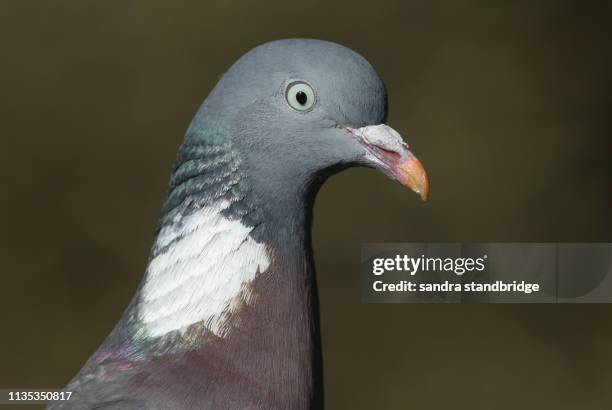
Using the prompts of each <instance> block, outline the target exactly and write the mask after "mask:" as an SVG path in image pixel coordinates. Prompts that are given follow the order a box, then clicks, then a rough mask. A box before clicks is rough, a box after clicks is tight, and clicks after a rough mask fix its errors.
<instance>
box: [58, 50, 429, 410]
mask: <svg viewBox="0 0 612 410" xmlns="http://www.w3.org/2000/svg"><path fill="white" fill-rule="evenodd" d="M386 116H387V93H386V89H385V86H384V84H383V82H382V80H381V79H380V78H379V76H378V75H377V73H376V71H374V69H373V68H372V66H371V65H370V64H369V63H368V62H367V61H366V60H365V59H364V58H363V57H361V56H360V55H358V54H357V53H355V52H354V51H352V50H350V49H348V48H346V47H343V46H340V45H338V44H334V43H331V42H326V41H320V40H310V39H290V40H279V41H274V42H270V43H266V44H263V45H261V46H259V47H256V48H255V49H253V50H251V51H250V52H248V53H246V54H245V55H243V56H242V57H241V58H240V59H239V60H238V61H237V62H235V63H234V64H233V65H232V67H231V68H230V69H229V70H228V71H227V73H225V74H224V75H223V77H222V78H221V79H220V81H219V82H218V84H217V85H216V86H215V87H214V89H213V90H212V91H211V93H210V95H209V96H208V97H207V98H206V100H205V101H204V103H203V104H202V106H201V107H200V108H199V110H198V111H197V113H196V115H195V117H194V119H193V120H192V122H191V124H190V126H189V128H188V129H187V132H186V135H185V138H184V140H183V142H182V144H181V146H180V148H179V151H178V155H177V159H176V163H175V166H174V170H173V172H172V176H171V179H170V183H169V187H168V191H167V196H166V198H165V202H164V204H163V207H162V211H161V216H160V219H159V223H158V226H157V230H156V235H155V241H154V244H153V246H152V249H151V253H150V258H149V261H148V265H147V268H146V272H145V275H144V278H143V279H142V282H141V283H140V285H139V287H138V290H137V292H136V295H135V296H134V298H133V299H132V301H131V303H130V304H129V306H128V307H127V309H126V311H125V313H124V315H123V317H122V318H121V320H120V321H119V323H118V324H117V325H116V327H115V328H114V330H113V331H112V332H111V334H110V335H109V336H108V338H107V339H106V341H105V342H104V343H103V344H102V346H101V347H100V348H99V349H98V350H97V351H96V352H95V353H94V355H93V356H92V357H91V358H90V359H89V360H88V361H87V363H86V364H85V365H84V367H83V368H82V369H81V370H80V372H79V373H78V374H77V375H76V376H75V377H74V378H73V379H72V380H71V381H70V383H69V384H68V385H67V386H66V387H65V390H66V391H72V392H73V393H72V396H71V398H70V400H68V401H62V402H60V401H57V402H53V403H51V404H50V405H49V406H50V408H75V409H310V408H321V407H322V405H323V404H322V365H321V341H320V336H319V317H318V301H317V289H316V282H315V273H314V264H313V256H312V247H311V237H310V236H311V223H312V209H313V202H314V197H315V194H316V192H317V191H318V189H319V187H320V186H321V184H322V183H323V181H324V180H325V179H326V178H327V177H329V176H330V175H331V174H333V173H336V172H338V171H340V170H343V169H345V168H348V167H351V166H366V167H371V168H375V169H378V170H380V171H382V172H384V173H385V174H387V175H388V176H389V177H391V178H393V179H396V180H398V181H399V182H401V183H402V184H404V185H406V186H408V187H410V188H412V189H413V190H414V191H416V192H417V193H418V194H420V196H421V197H422V198H423V199H425V198H426V197H427V194H428V189H429V183H428V179H427V174H426V173H425V171H424V169H423V166H422V165H421V163H420V162H419V161H418V160H417V159H416V157H415V156H414V155H412V153H411V152H410V151H409V150H408V145H406V143H405V142H404V141H403V140H402V138H401V136H400V135H399V134H398V133H397V132H396V131H394V130H393V129H392V128H390V127H389V126H387V125H385V124H384V122H385V118H386Z"/></svg>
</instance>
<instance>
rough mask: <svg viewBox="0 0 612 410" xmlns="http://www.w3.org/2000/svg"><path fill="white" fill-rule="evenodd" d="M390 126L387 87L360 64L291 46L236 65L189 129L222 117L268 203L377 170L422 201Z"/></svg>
mask: <svg viewBox="0 0 612 410" xmlns="http://www.w3.org/2000/svg"><path fill="white" fill-rule="evenodd" d="M386 117H387V92H386V89H385V85H384V83H383V81H382V80H381V79H380V77H379V76H378V74H377V73H376V71H375V70H374V69H373V68H372V66H371V65H370V64H369V63H368V62H367V61H366V60H365V59H364V58H363V57H361V56H360V55H359V54H357V53H355V52H354V51H352V50H350V49H348V48H346V47H343V46H340V45H338V44H335V43H331V42H326V41H320V40H304V39H293V40H280V41H274V42H270V43H267V44H264V45H261V46H259V47H256V48H255V49H253V50H251V51H250V52H248V53H247V54H245V55H244V56H242V57H241V58H240V59H239V60H238V61H237V62H236V63H234V65H233V66H232V67H231V68H230V69H229V70H228V71H227V73H225V74H224V75H223V76H222V78H221V80H220V81H219V83H218V84H217V86H216V87H215V89H214V90H213V91H212V92H211V94H210V95H209V97H208V98H207V99H206V101H205V102H204V104H203V105H202V107H201V108H200V110H199V112H198V114H197V115H196V117H195V119H194V121H193V123H192V125H191V128H190V129H191V130H192V131H197V130H199V129H206V128H207V127H210V124H211V123H212V122H214V121H215V120H214V119H215V118H223V119H224V120H223V121H222V122H223V123H225V124H227V127H228V128H230V130H228V131H227V132H225V133H224V134H225V136H226V137H227V138H228V139H231V144H232V146H233V147H235V149H236V150H238V151H240V153H241V155H240V157H241V158H243V159H244V164H243V165H244V166H245V167H246V168H247V170H248V171H247V173H248V175H251V176H252V180H253V181H254V184H256V185H258V186H257V189H256V190H255V191H256V192H258V193H260V194H261V195H264V193H267V195H268V198H266V199H267V200H269V199H270V198H276V199H280V198H281V197H283V196H287V195H288V193H291V192H304V191H307V190H308V187H309V186H317V185H318V184H319V183H321V182H322V181H323V180H324V179H325V178H326V177H327V176H329V175H331V174H333V173H335V172H338V171H339V170H342V169H345V168H347V167H351V166H367V167H372V168H376V169H378V170H380V171H382V172H384V173H385V174H386V175H388V176H389V177H391V178H393V179H396V180H398V181H399V182H401V183H402V184H404V185H406V186H408V187H410V188H411V189H413V190H414V191H416V192H417V193H418V194H420V195H421V197H422V198H423V199H425V198H426V197H427V195H428V190H429V186H428V179H427V175H426V173H425V171H424V169H423V166H422V165H421V163H420V162H419V161H418V160H417V159H416V157H415V156H414V155H412V153H411V152H410V151H409V150H408V145H407V144H406V143H405V142H404V141H403V140H402V137H401V136H400V135H399V133H397V132H396V131H395V130H393V129H392V128H391V127H389V126H387V125H385V124H384V122H385V119H386ZM188 134H189V133H188ZM196 134H197V132H196Z"/></svg>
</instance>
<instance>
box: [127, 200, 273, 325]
mask: <svg viewBox="0 0 612 410" xmlns="http://www.w3.org/2000/svg"><path fill="white" fill-rule="evenodd" d="M228 206H229V202H222V203H218V204H216V206H214V207H209V208H204V209H202V210H200V211H198V212H196V213H194V214H192V215H189V216H187V217H185V218H182V220H181V221H180V223H178V224H176V225H171V226H168V227H165V228H163V229H162V230H161V231H160V233H159V235H158V236H157V239H156V243H155V245H156V246H158V247H164V246H168V245H169V246H168V248H167V249H166V250H165V251H164V252H162V253H159V254H158V255H157V256H155V257H154V258H153V259H152V260H151V261H150V263H149V266H148V268H147V272H146V275H145V283H144V285H143V289H142V299H141V300H140V305H139V317H140V320H142V322H143V324H144V328H145V330H146V332H147V334H148V335H149V336H151V337H157V336H162V335H164V334H166V333H168V332H171V331H173V330H179V331H181V332H184V331H185V330H186V329H187V328H188V327H189V326H190V325H192V324H194V323H198V322H203V324H204V325H205V326H206V327H207V328H208V329H209V330H210V331H211V332H213V333H214V334H216V335H217V336H221V337H222V336H224V334H225V331H226V330H227V329H226V327H225V326H224V319H225V318H226V317H227V313H231V312H232V309H233V308H234V307H235V306H236V304H235V303H232V302H235V300H236V299H235V298H237V297H241V293H242V292H243V291H245V290H246V285H248V284H249V283H250V282H251V281H252V280H253V279H254V278H255V275H256V273H257V272H258V271H259V272H264V271H265V270H266V269H268V266H269V265H270V260H269V257H268V255H267V253H266V249H265V248H266V247H265V245H264V244H262V243H257V242H255V241H254V240H253V239H252V238H251V236H250V235H249V234H250V232H251V230H252V228H251V227H247V226H244V225H243V224H242V223H241V222H240V221H238V220H231V219H227V218H225V217H224V216H223V215H222V214H221V212H222V211H223V210H224V209H225V208H227V207H228ZM245 293H246V295H245V294H242V297H246V298H248V291H246V292H245Z"/></svg>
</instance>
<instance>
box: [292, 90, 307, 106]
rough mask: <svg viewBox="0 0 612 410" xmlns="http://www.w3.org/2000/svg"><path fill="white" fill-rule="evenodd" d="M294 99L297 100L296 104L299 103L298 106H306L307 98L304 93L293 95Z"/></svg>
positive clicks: (299, 92)
mask: <svg viewBox="0 0 612 410" xmlns="http://www.w3.org/2000/svg"><path fill="white" fill-rule="evenodd" d="M295 99H296V100H297V102H299V103H300V105H306V101H308V96H307V95H306V93H305V92H304V91H298V93H297V94H296V95H295Z"/></svg>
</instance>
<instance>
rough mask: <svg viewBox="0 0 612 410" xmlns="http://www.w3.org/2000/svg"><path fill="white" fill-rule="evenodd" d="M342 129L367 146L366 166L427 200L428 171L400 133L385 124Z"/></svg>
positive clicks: (365, 147)
mask: <svg viewBox="0 0 612 410" xmlns="http://www.w3.org/2000/svg"><path fill="white" fill-rule="evenodd" d="M343 128H345V129H346V130H347V131H348V132H349V133H350V134H351V135H352V136H353V137H354V138H355V139H356V140H357V141H358V142H359V143H360V144H361V145H362V146H363V147H364V149H365V162H366V165H368V166H372V167H374V168H376V169H379V170H381V171H382V172H384V173H385V174H387V175H388V176H389V177H390V178H392V179H395V180H397V181H398V182H400V183H401V184H402V185H405V186H407V187H408V188H410V189H412V190H413V191H414V192H416V193H417V194H419V195H420V196H421V199H423V200H424V201H425V200H427V197H428V195H429V178H428V177H427V172H425V168H423V164H421V162H420V161H419V160H418V159H417V158H416V157H415V156H414V155H413V154H412V152H410V151H409V150H408V144H406V143H405V142H404V140H403V139H402V136H401V135H399V133H398V132H397V131H395V130H394V129H393V128H391V127H389V126H387V125H385V124H379V125H370V126H367V127H361V128H357V129H355V128H350V127H343Z"/></svg>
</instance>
